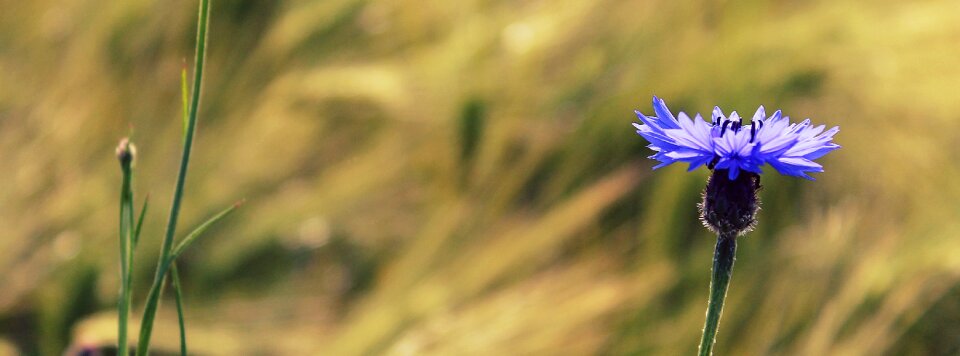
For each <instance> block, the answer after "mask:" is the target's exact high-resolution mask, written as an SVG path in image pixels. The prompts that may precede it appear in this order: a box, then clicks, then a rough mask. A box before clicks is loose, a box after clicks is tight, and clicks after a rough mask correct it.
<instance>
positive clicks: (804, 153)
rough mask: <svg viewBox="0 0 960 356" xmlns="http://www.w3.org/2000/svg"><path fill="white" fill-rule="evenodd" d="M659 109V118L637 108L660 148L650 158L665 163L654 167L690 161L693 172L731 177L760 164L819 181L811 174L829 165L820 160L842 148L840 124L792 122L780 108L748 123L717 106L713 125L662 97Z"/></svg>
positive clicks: (656, 101) (643, 129)
mask: <svg viewBox="0 0 960 356" xmlns="http://www.w3.org/2000/svg"><path fill="white" fill-rule="evenodd" d="M653 110H654V113H655V114H656V116H646V115H644V114H642V113H640V111H637V112H636V113H637V117H638V118H639V119H640V121H641V123H634V124H633V126H635V127H636V128H637V133H638V134H640V136H643V138H645V139H647V141H649V142H650V145H648V146H647V147H649V148H650V149H652V150H654V151H656V153H655V154H654V155H652V156H650V158H653V159H655V160H657V161H660V164H658V165H657V166H655V167H653V168H654V169H657V168H660V167H663V166H666V165H669V164H671V163H674V162H685V163H689V164H690V169H689V170H694V169H696V168H697V167H700V166H702V165H706V166H707V167H708V168H710V169H717V170H727V172H728V173H727V174H728V177H729V179H730V180H734V179H736V178H737V176H738V175H739V174H740V171H747V172H753V173H756V174H760V173H762V171H761V169H760V167H762V166H763V165H764V164H769V165H770V166H771V167H773V168H774V169H776V170H777V171H778V172H780V174H783V175H789V176H795V177H802V178H806V179H810V180H813V178H812V177H810V176H809V175H807V173H808V172H823V166H821V165H819V164H817V163H816V162H814V160H815V159H817V158H820V157H822V156H823V155H825V154H827V153H828V152H830V151H833V150H835V149H837V148H840V146H839V145H837V144H835V143H833V142H832V141H833V135H835V134H836V133H837V132H838V131H839V130H840V129H839V128H838V127H834V128H831V129H829V130H826V131H824V127H825V126H823V125H821V126H816V127H814V126H812V125H811V124H810V120H809V119H807V120H804V121H803V122H800V123H796V124H791V123H790V118H789V117H786V116H783V114H782V113H781V112H780V110H777V111H776V112H774V113H773V115H770V116H766V112H765V111H764V109H763V106H761V107H760V108H759V109H757V112H756V113H755V114H754V115H753V119H752V120H751V121H750V125H747V126H744V125H743V123H742V121H741V119H740V115H738V114H737V112H736V111H734V112H732V113H730V116H726V115H724V114H723V111H721V110H720V108H719V107H714V109H713V115H712V119H711V122H710V123H707V122H706V121H704V120H703V118H702V117H701V116H700V114H697V115H696V116H695V117H694V118H693V119H691V118H690V117H689V116H687V114H685V113H683V112H680V113H678V114H677V117H674V116H673V113H671V112H670V110H669V109H668V108H667V105H666V104H665V103H664V102H663V100H662V99H660V98H657V97H656V96H654V97H653Z"/></svg>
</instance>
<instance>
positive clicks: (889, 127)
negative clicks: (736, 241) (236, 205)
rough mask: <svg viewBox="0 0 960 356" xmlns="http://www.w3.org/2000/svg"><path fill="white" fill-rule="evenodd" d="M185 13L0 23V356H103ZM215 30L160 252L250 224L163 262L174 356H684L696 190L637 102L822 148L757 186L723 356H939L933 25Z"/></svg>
mask: <svg viewBox="0 0 960 356" xmlns="http://www.w3.org/2000/svg"><path fill="white" fill-rule="evenodd" d="M196 6H197V4H196V2H195V1H186V0H168V1H146V0H135V1H94V0H71V1H54V0H35V1H15V0H0V9H2V11H0V170H2V172H3V174H2V175H0V226H2V233H0V235H2V236H0V237H2V238H0V353H13V354H16V353H22V354H41V355H57V354H60V353H62V352H64V351H63V350H65V349H67V348H70V350H76V349H78V348H81V347H87V346H93V347H96V346H103V345H109V344H112V343H114V342H115V337H116V336H115V318H116V314H115V305H116V294H117V290H118V277H117V274H118V262H117V261H118V259H117V253H118V252H117V216H118V207H117V206H118V201H119V182H120V175H119V169H118V165H117V162H116V158H115V157H114V155H113V148H114V147H115V145H116V143H117V141H118V140H119V139H120V138H121V137H124V136H127V135H131V134H132V137H133V140H134V142H135V143H136V145H137V147H138V149H139V156H138V157H137V174H138V176H137V181H136V192H137V197H138V201H139V200H141V199H142V198H143V197H144V196H145V195H146V194H148V193H149V194H150V197H151V206H152V209H151V210H150V211H149V214H148V216H147V222H146V226H145V235H144V237H143V240H142V242H141V245H140V247H139V249H138V251H137V265H136V269H135V278H134V280H135V282H134V283H135V287H136V290H135V301H142V300H143V298H144V296H145V294H146V291H147V286H148V284H149V281H150V280H151V276H152V272H153V269H154V267H155V263H156V256H157V254H158V251H159V244H160V239H161V234H162V230H163V225H164V222H165V218H166V214H167V210H168V208H167V207H168V206H169V203H170V200H169V199H170V198H169V197H170V194H171V192H172V189H173V183H174V180H175V175H176V168H177V164H178V160H179V149H180V148H179V144H180V134H181V123H180V101H179V100H180V96H179V95H180V92H179V87H180V86H179V85H180V82H179V80H180V78H179V71H180V68H181V66H182V64H183V62H184V60H185V59H186V60H187V61H188V62H189V61H190V60H191V59H192V56H193V53H192V49H193V45H194V36H195V31H196ZM211 26H212V27H211V33H210V51H209V61H208V66H207V70H208V71H207V74H208V77H207V78H206V79H207V80H206V81H205V84H204V85H205V92H204V102H203V106H202V111H201V117H200V123H199V131H198V136H197V140H196V146H195V147H196V151H195V156H194V160H193V161H192V169H191V172H190V178H189V180H188V184H187V192H186V194H187V195H186V200H185V208H184V211H183V215H182V221H183V223H182V225H181V226H182V229H183V230H186V229H188V228H189V227H190V226H191V225H195V224H197V223H199V222H201V221H203V220H204V219H205V218H206V217H207V216H210V215H211V214H212V213H214V212H216V211H217V210H219V209H221V208H223V207H225V206H227V205H229V204H232V203H233V202H235V201H236V200H239V199H242V198H245V199H246V200H247V203H246V205H244V207H243V208H242V209H241V210H239V211H238V212H237V213H236V214H235V215H232V216H231V217H230V218H229V219H228V220H227V221H226V222H225V223H222V224H220V225H218V226H217V227H216V228H215V229H213V230H211V233H210V234H209V235H207V236H205V237H204V238H203V240H202V241H200V242H199V243H198V244H197V245H194V247H193V248H192V249H191V250H190V251H188V253H187V254H186V255H185V256H184V257H183V259H182V261H181V273H182V274H183V279H184V283H185V298H186V302H187V323H188V332H189V340H190V347H191V350H193V351H195V352H196V353H198V354H211V355H237V354H262V355H359V354H382V355H506V354H539V355H561V354H571V355H581V354H614V355H619V354H640V355H646V354H650V355H658V354H662V355H681V354H692V353H693V352H694V351H695V350H696V347H697V343H698V341H699V336H700V330H701V327H702V323H703V317H704V310H705V306H706V300H707V292H708V282H709V276H710V271H709V270H710V266H711V258H712V250H713V244H714V240H715V238H714V236H712V235H711V234H710V233H708V232H707V231H706V230H705V229H703V228H702V227H701V226H700V223H699V222H698V220H697V213H696V207H695V205H696V203H697V201H698V199H699V192H700V190H701V188H702V186H703V185H704V182H705V179H706V177H707V175H708V172H707V171H706V170H705V169H701V170H698V171H696V172H692V173H686V172H685V167H680V166H676V167H674V166H671V167H668V168H664V169H661V170H659V171H657V172H652V171H651V167H652V166H653V164H654V162H653V161H651V160H648V159H646V158H645V157H646V156H647V155H649V154H650V152H649V151H648V149H646V148H645V145H646V143H645V142H644V141H643V140H642V139H640V138H639V137H638V136H636V135H635V133H634V132H633V131H634V130H633V128H632V127H631V125H630V124H631V122H633V121H634V120H635V118H634V114H633V110H634V109H640V110H642V111H644V112H647V113H650V112H651V108H650V99H651V97H652V95H658V96H660V97H663V98H664V99H666V100H667V103H668V104H669V105H670V106H671V109H673V110H675V111H686V112H688V113H692V112H704V113H706V112H709V111H710V109H711V108H712V107H713V105H720V106H721V107H723V108H724V109H725V110H727V111H729V110H738V111H739V112H741V113H745V114H747V116H749V115H750V114H752V113H753V111H754V110H755V109H756V107H757V106H758V105H765V106H766V107H767V109H768V112H770V111H772V110H773V109H776V108H780V109H783V110H784V112H785V113H786V114H787V115H789V116H791V117H793V118H794V119H803V118H806V117H810V118H812V119H813V120H814V121H815V122H817V123H824V124H828V125H830V126H833V125H839V126H841V131H840V134H839V135H837V138H836V141H837V142H838V143H839V144H841V145H842V146H843V148H842V149H840V150H838V151H835V152H833V153H831V154H830V155H828V156H827V157H825V158H824V159H822V160H821V163H823V165H824V166H825V167H826V170H827V172H826V173H823V174H819V175H817V181H815V182H808V181H803V180H800V179H796V178H789V177H781V176H779V175H777V174H775V173H773V174H771V173H772V171H768V173H767V174H766V175H764V176H763V182H762V183H763V185H764V188H763V190H762V193H761V194H762V201H763V210H762V211H761V213H760V224H759V226H758V228H757V230H756V231H755V232H753V233H751V234H750V235H748V236H747V237H745V238H742V239H741V242H740V249H739V251H738V260H737V264H736V268H735V271H734V276H733V280H732V284H731V289H730V294H729V297H728V299H727V306H726V310H725V313H724V316H723V320H722V322H721V326H720V334H719V339H718V344H717V353H718V354H721V355H762V354H771V355H880V354H890V355H955V354H958V353H960V238H958V237H960V148H958V147H960V91H958V84H957V83H958V82H960V4H958V3H957V1H955V0H947V1H909V2H905V1H892V0H889V1H888V0H880V1H870V2H861V1H853V0H838V1H809V2H798V1H771V0H749V1H666V0H641V1H612V0H598V1H585V0H583V1H476V0H458V1H426V2H425V1H408V0H382V1H358V0H324V1H319V0H316V1H314V0H310V1H308V0H288V1H276V0H221V1H214V2H213V13H212V20H211ZM131 132H132V133H131ZM137 304H138V307H137V308H136V312H135V313H134V317H136V316H138V315H139V310H140V307H139V305H142V304H141V303H137ZM172 306H173V304H172V299H170V298H169V296H168V298H167V299H166V302H165V305H164V307H165V308H163V309H162V310H161V314H160V316H159V320H158V330H157V337H156V342H155V345H156V349H157V350H161V351H162V350H167V351H175V350H176V348H177V346H176V345H177V336H176V335H177V334H176V333H177V331H176V315H175V313H174V310H173V307H172ZM134 335H135V333H134ZM69 352H72V351H69Z"/></svg>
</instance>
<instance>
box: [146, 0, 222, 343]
mask: <svg viewBox="0 0 960 356" xmlns="http://www.w3.org/2000/svg"><path fill="white" fill-rule="evenodd" d="M199 6H200V8H199V10H198V11H199V16H198V19H197V47H196V51H195V57H194V69H193V70H194V73H193V88H192V91H191V101H190V110H189V112H188V115H187V116H188V120H187V128H186V130H185V133H184V140H183V155H182V156H181V157H180V170H179V173H178V174H177V184H176V187H175V188H174V191H173V201H172V203H171V205H170V216H169V220H167V231H166V234H165V236H164V239H163V245H162V246H161V247H160V259H159V261H158V262H157V264H158V265H157V271H156V274H155V275H154V278H153V285H152V286H151V287H150V293H149V294H148V295H147V303H146V305H145V306H144V310H143V318H142V319H141V324H140V340H139V342H138V343H137V356H146V354H147V352H148V351H149V348H150V337H151V336H152V335H153V321H154V319H155V318H156V315H157V308H158V307H159V305H160V294H161V291H162V289H163V282H164V280H165V279H166V278H165V276H166V273H167V269H168V268H169V267H170V262H171V261H172V259H171V258H170V252H171V250H172V249H173V237H174V235H175V234H176V232H177V219H178V218H179V217H180V203H181V200H182V199H183V188H184V185H185V184H186V181H187V168H188V167H189V166H190V152H191V151H192V149H193V134H194V131H195V129H196V126H197V113H198V112H199V108H200V92H201V90H200V89H201V84H202V83H203V67H204V61H205V58H206V50H207V24H208V22H209V13H210V0H200V4H199Z"/></svg>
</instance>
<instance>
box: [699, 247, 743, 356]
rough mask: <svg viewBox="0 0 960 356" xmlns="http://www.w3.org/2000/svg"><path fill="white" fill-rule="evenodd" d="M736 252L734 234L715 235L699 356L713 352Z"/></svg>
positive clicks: (705, 355) (707, 355)
mask: <svg viewBox="0 0 960 356" xmlns="http://www.w3.org/2000/svg"><path fill="white" fill-rule="evenodd" d="M736 253H737V237H736V235H729V234H721V235H720V236H718V237H717V248H716V250H715V251H714V253H713V276H712V277H711V279H710V302H709V303H708V304H707V320H706V322H705V323H704V326H703V337H702V338H700V353H699V354H698V355H700V356H709V355H712V354H713V343H714V342H715V341H716V337H717V328H718V326H719V325H720V314H721V313H722V312H723V300H724V299H725V298H726V297H727V287H728V286H729V285H730V276H731V275H733V261H734V260H735V257H734V256H735V255H736Z"/></svg>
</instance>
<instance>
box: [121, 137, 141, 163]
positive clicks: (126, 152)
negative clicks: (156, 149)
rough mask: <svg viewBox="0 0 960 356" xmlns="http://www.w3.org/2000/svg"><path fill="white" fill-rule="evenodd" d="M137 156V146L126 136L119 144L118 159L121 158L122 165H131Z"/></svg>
mask: <svg viewBox="0 0 960 356" xmlns="http://www.w3.org/2000/svg"><path fill="white" fill-rule="evenodd" d="M136 156H137V147H136V146H134V145H133V144H132V143H130V139H128V138H126V137H124V138H123V139H122V140H120V144H119V145H117V159H118V160H120V166H121V167H130V166H131V165H132V164H133V160H134V158H136Z"/></svg>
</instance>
